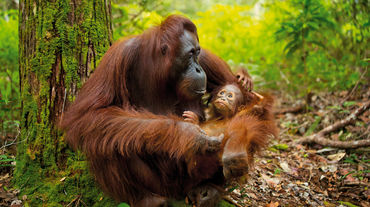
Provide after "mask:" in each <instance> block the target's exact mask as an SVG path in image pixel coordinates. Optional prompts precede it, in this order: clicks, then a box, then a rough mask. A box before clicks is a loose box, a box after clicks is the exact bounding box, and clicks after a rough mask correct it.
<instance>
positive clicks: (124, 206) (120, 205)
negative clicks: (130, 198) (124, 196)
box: [117, 203, 130, 207]
mask: <svg viewBox="0 0 370 207" xmlns="http://www.w3.org/2000/svg"><path fill="white" fill-rule="evenodd" d="M117 207H130V205H128V204H127V203H120V204H118V206H117Z"/></svg>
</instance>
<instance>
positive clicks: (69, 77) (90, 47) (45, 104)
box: [14, 0, 112, 206]
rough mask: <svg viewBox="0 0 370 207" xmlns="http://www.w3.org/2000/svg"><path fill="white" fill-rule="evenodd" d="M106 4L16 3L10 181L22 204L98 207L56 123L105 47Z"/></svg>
mask: <svg viewBox="0 0 370 207" xmlns="http://www.w3.org/2000/svg"><path fill="white" fill-rule="evenodd" d="M111 25H112V24H111V4H110V0H21V1H20V4H19V71H20V88H21V105H22V116H21V135H20V136H19V138H18V151H17V162H16V170H15V175H14V183H15V186H16V187H17V188H19V189H20V191H21V195H27V196H21V197H23V198H26V197H27V199H26V200H25V201H24V202H25V203H28V204H29V205H30V206H41V205H43V206H65V205H68V204H73V205H79V204H85V205H87V206H92V204H95V205H96V204H99V203H100V204H101V206H107V202H112V201H110V200H109V199H103V196H102V193H101V192H100V190H99V189H97V188H96V187H95V183H94V180H93V179H92V178H91V176H90V175H89V174H88V170H87V164H86V162H85V159H84V157H83V156H82V155H81V154H80V153H78V152H77V153H74V152H72V151H71V150H70V149H69V148H68V146H67V145H66V144H65V142H64V139H63V133H62V132H61V131H60V130H59V129H58V122H59V120H60V118H61V117H62V116H63V112H64V110H65V108H66V105H68V103H69V102H71V101H72V100H73V98H74V96H75V95H76V92H77V90H78V89H79V88H80V86H81V85H82V84H83V82H84V81H85V80H86V79H87V78H88V76H89V74H90V73H91V72H93V70H94V68H95V67H96V66H97V65H98V62H99V59H100V58H101V57H102V56H103V54H104V53H105V51H106V50H107V49H108V48H109V46H110V44H111V42H112V26H111Z"/></svg>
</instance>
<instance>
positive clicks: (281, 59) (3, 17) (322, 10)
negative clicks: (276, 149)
mask: <svg viewBox="0 0 370 207" xmlns="http://www.w3.org/2000/svg"><path fill="white" fill-rule="evenodd" d="M369 4H370V3H369V1H368V0H285V1H283V0H202V1H199V0H187V1H183V0H136V1H134V0H113V1H112V10H113V21H114V38H115V39H116V40H117V39H119V38H121V37H123V36H127V35H133V34H139V33H141V32H142V31H143V30H145V29H147V28H148V27H151V26H153V25H157V24H159V23H160V22H161V20H163V18H165V17H166V16H168V15H169V14H174V13H176V14H182V15H185V16H187V17H189V18H190V19H192V20H193V21H194V22H195V24H196V25H197V27H198V34H199V38H200V43H201V45H202V47H204V48H207V49H210V50H211V51H213V52H214V53H216V54H217V55H219V56H220V57H222V58H223V59H224V60H226V61H227V62H228V63H229V64H230V65H231V66H232V67H233V68H235V67H237V66H244V67H246V68H247V69H248V70H249V72H250V73H251V75H252V76H253V79H254V81H255V83H256V84H255V85H256V88H257V90H262V89H271V90H275V91H277V90H278V91H281V92H283V93H288V94H292V96H296V97H299V96H305V95H307V94H308V93H311V92H317V91H327V92H333V91H337V90H350V89H352V88H353V87H354V86H355V85H357V86H359V87H367V83H368V82H369V79H370V73H369V70H368V65H369V52H370V50H369V48H370V47H369V46H370V45H369V33H370V29H369V28H370V27H369V26H370V22H369V21H370V18H369V14H370V11H369ZM0 31H1V32H0V91H1V92H0V122H1V123H0V127H1V135H0V136H6V135H5V133H15V132H13V131H12V129H14V128H16V127H14V126H16V125H18V124H19V121H18V120H19V108H20V101H19V99H20V97H19V94H20V93H19V75H18V0H2V1H1V2H0Z"/></svg>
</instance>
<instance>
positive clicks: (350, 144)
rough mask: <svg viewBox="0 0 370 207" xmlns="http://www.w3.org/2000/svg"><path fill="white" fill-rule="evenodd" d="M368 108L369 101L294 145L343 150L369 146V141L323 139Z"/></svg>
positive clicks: (369, 105)
mask: <svg viewBox="0 0 370 207" xmlns="http://www.w3.org/2000/svg"><path fill="white" fill-rule="evenodd" d="M369 107H370V101H368V102H366V103H365V104H364V105H362V106H361V107H360V108H358V109H356V111H354V112H353V113H352V114H350V115H349V116H348V117H347V118H345V119H343V120H341V121H338V122H336V123H334V124H332V125H330V126H328V127H325V128H324V129H322V130H320V131H319V132H318V133H316V134H313V135H311V136H308V137H303V138H301V139H298V140H296V141H295V143H296V144H310V143H316V144H320V145H323V146H328V147H336V148H343V149H353V148H359V147H367V146H370V139H364V140H356V141H344V142H342V141H334V140H329V139H326V138H325V137H324V136H325V135H327V134H329V133H331V132H333V131H336V130H338V129H340V128H342V127H345V126H347V125H349V124H350V123H351V122H353V121H355V120H356V119H357V117H358V116H359V115H361V114H362V113H364V112H365V111H366V110H368V109H369Z"/></svg>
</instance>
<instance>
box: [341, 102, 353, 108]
mask: <svg viewBox="0 0 370 207" xmlns="http://www.w3.org/2000/svg"><path fill="white" fill-rule="evenodd" d="M354 105H356V102H354V101H346V102H344V103H343V106H344V107H348V106H354Z"/></svg>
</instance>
